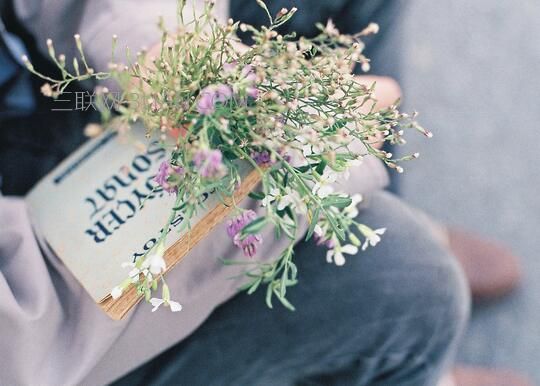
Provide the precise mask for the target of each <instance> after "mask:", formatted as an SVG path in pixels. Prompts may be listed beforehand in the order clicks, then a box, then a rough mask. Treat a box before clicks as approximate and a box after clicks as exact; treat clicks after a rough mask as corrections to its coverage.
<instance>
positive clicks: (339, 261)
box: [334, 251, 345, 266]
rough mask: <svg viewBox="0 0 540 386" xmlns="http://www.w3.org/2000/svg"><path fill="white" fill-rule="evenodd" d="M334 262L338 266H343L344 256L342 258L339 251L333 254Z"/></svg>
mask: <svg viewBox="0 0 540 386" xmlns="http://www.w3.org/2000/svg"><path fill="white" fill-rule="evenodd" d="M334 262H335V263H336V265H338V266H342V265H344V264H345V256H343V253H341V252H340V251H336V253H335V254H334Z"/></svg>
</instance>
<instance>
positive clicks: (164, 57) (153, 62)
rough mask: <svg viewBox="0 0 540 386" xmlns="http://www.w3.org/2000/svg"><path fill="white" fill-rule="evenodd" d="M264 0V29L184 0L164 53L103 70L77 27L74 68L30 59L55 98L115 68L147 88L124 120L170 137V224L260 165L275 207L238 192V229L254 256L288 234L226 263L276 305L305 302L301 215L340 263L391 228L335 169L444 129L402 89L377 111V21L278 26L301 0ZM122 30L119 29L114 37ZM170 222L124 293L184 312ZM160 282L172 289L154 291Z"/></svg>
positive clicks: (264, 193)
mask: <svg viewBox="0 0 540 386" xmlns="http://www.w3.org/2000/svg"><path fill="white" fill-rule="evenodd" d="M254 1H257V2H258V3H259V5H260V6H261V7H262V8H263V9H264V10H265V12H266V13H267V16H268V19H269V25H268V26H263V27H261V28H256V27H254V26H251V25H247V24H240V23H236V22H234V21H232V20H229V22H228V23H227V24H226V25H221V24H219V23H218V22H217V21H216V20H215V19H214V18H213V17H211V12H212V6H213V5H212V2H207V5H206V8H205V12H204V13H203V15H201V16H200V17H196V18H195V19H194V20H193V21H192V22H185V20H184V17H183V12H182V11H183V8H184V6H185V2H184V1H178V4H179V6H178V20H179V25H178V28H177V30H176V31H175V32H174V33H170V32H168V31H167V30H166V28H165V27H164V25H163V23H162V22H161V23H160V24H159V25H160V28H161V33H162V37H161V44H160V46H159V50H157V54H155V57H152V56H151V54H150V53H149V52H139V53H137V55H136V56H135V58H134V61H131V62H130V63H129V64H128V65H127V66H126V65H123V64H120V63H112V64H111V65H110V68H109V69H110V71H109V72H94V70H93V69H92V68H91V67H90V66H89V64H88V62H87V59H86V57H85V55H84V50H83V47H82V43H81V39H80V37H78V35H76V37H75V43H76V45H77V49H78V52H79V56H80V60H81V63H82V68H81V66H80V65H79V62H78V60H77V59H74V60H73V71H74V72H70V70H68V69H67V68H66V65H65V61H66V60H65V57H63V56H58V57H57V56H56V53H55V51H54V47H53V45H52V42H48V46H49V54H50V56H51V58H52V60H53V61H54V62H55V63H56V65H57V66H58V67H59V68H60V70H61V74H62V79H59V80H54V79H52V78H50V77H47V76H44V75H42V74H40V73H38V72H37V71H36V70H34V69H33V67H32V65H31V64H30V63H29V62H28V61H26V63H27V67H28V68H29V69H30V71H32V72H33V73H35V74H36V75H38V76H40V77H42V78H43V79H45V80H46V81H47V82H48V83H47V84H46V86H44V89H43V91H44V93H45V94H48V95H50V96H57V95H59V93H61V92H62V91H63V90H64V89H65V88H66V87H67V86H68V85H69V84H70V83H71V82H73V81H84V80H87V79H95V80H101V79H106V78H111V79H114V80H116V81H117V82H118V84H119V85H120V87H121V89H122V91H123V95H124V96H127V95H129V93H137V95H138V98H137V100H136V103H135V102H134V101H131V100H129V98H127V97H126V98H125V100H122V103H120V104H119V105H117V106H116V107H117V109H118V113H119V114H118V116H117V117H116V119H117V120H119V121H120V122H122V123H123V126H125V127H129V124H130V123H131V122H133V121H141V122H143V123H144V126H145V127H146V130H147V134H148V137H153V138H158V139H159V140H160V141H161V143H162V145H163V146H164V147H166V148H167V149H168V150H169V152H170V157H169V159H168V160H167V161H165V162H164V163H163V164H162V165H161V166H160V169H159V171H158V173H157V175H156V176H155V179H154V182H155V185H156V189H162V190H165V191H167V192H168V193H170V194H174V195H176V201H175V204H174V207H173V208H171V216H170V217H169V220H168V221H167V223H166V224H165V226H164V227H163V230H167V229H169V227H170V225H171V222H172V221H173V219H174V218H175V215H177V214H181V215H182V217H183V218H184V219H185V222H184V224H185V227H184V228H183V230H187V231H189V228H190V224H191V219H193V218H194V216H195V215H196V214H197V213H199V212H200V211H203V210H205V207H204V202H203V200H201V197H202V196H203V195H204V194H205V193H207V192H210V191H213V192H215V194H217V195H218V196H219V197H221V198H222V199H225V198H231V197H233V193H234V191H235V189H236V188H237V187H238V186H239V184H240V183H241V173H240V169H239V165H240V164H241V163H242V162H244V163H248V164H250V165H251V167H252V168H253V169H255V170H257V171H258V173H259V174H260V179H261V184H260V186H259V187H258V188H257V190H256V191H253V192H251V193H250V197H251V198H252V199H255V200H258V201H259V202H260V206H261V207H262V209H263V210H261V211H259V212H258V213H259V214H257V212H255V211H252V210H243V209H241V208H240V207H237V206H236V204H234V203H233V206H234V215H233V218H231V220H229V221H228V223H227V233H228V235H229V236H230V238H231V242H232V243H233V244H234V245H235V246H236V247H238V248H239V249H240V250H241V251H242V252H243V253H244V255H246V256H248V257H252V256H254V255H255V254H256V252H257V248H258V246H259V244H260V243H261V241H262V236H261V233H262V231H263V229H265V228H268V227H271V228H273V229H274V231H275V234H276V237H280V238H281V237H283V238H286V239H288V241H289V242H288V245H287V247H286V248H285V249H284V250H283V251H282V253H281V254H279V255H278V256H277V257H276V258H275V259H274V260H272V261H270V262H265V263H261V262H258V261H257V260H255V259H251V260H249V261H247V262H246V261H238V260H235V261H226V263H227V264H244V265H245V267H246V269H245V275H246V277H247V278H248V280H247V282H246V284H245V285H244V286H243V287H242V288H243V289H245V290H247V292H248V293H252V292H254V291H255V290H257V289H258V288H259V287H260V286H261V285H263V286H266V288H267V289H266V291H267V292H266V294H267V296H266V302H267V304H268V306H269V307H272V299H273V298H274V297H275V298H277V299H278V300H279V301H280V302H281V303H282V304H283V305H284V306H285V307H287V308H290V309H294V307H293V305H292V304H291V303H290V302H289V301H288V299H287V289H288V288H289V287H290V286H293V285H295V284H296V283H297V268H296V265H295V264H294V246H295V243H296V242H297V241H298V239H299V238H300V237H301V236H302V235H301V234H299V232H300V230H301V226H300V219H301V218H306V219H307V222H308V230H307V233H306V239H310V238H312V237H314V238H315V240H316V242H317V243H318V244H319V245H321V246H323V247H326V248H327V249H328V253H327V260H328V261H329V262H333V263H335V264H337V265H343V264H345V261H346V258H345V256H346V255H354V254H356V253H357V252H358V250H359V249H362V250H365V249H366V248H368V247H370V246H375V245H376V244H377V243H378V242H379V241H380V239H381V235H383V234H384V232H385V228H378V229H372V228H371V227H369V226H367V225H366V224H362V223H359V222H358V221H357V214H358V210H357V205H358V204H359V203H360V202H361V196H358V195H353V196H352V197H350V196H348V195H346V194H343V193H340V192H337V191H335V190H334V189H335V186H336V181H337V180H338V179H340V178H341V179H344V178H347V176H348V174H349V172H350V170H351V169H352V168H354V167H355V166H356V165H357V164H359V163H361V162H362V159H363V158H364V157H366V156H367V155H372V156H375V157H377V158H379V159H380V160H381V161H382V162H384V163H385V164H386V165H387V166H388V167H389V168H391V169H394V170H396V171H398V172H402V171H403V167H402V166H401V165H400V163H401V162H402V161H407V160H411V159H414V158H417V157H418V153H414V154H412V155H409V156H405V157H402V158H394V156H393V154H391V153H389V152H387V151H384V150H380V149H379V147H377V146H375V142H389V143H392V144H404V143H405V139H404V130H406V129H413V130H416V131H419V132H421V133H422V134H424V135H426V136H427V137H430V136H431V133H430V132H428V131H427V130H425V129H424V128H422V127H421V126H419V125H418V124H417V123H416V122H415V121H414V116H409V115H407V114H403V113H400V112H399V111H398V107H397V102H398V101H396V104H395V105H392V106H390V107H388V108H385V109H382V110H376V108H375V106H376V102H377V101H376V97H375V95H374V89H375V85H372V86H370V87H368V86H366V85H364V84H362V83H361V82H360V81H359V79H358V78H357V77H355V76H354V75H352V74H351V73H350V70H351V69H352V68H353V66H355V65H359V66H361V68H362V69H363V70H364V71H367V70H369V67H370V63H369V59H368V58H366V57H365V56H364V55H363V49H364V44H363V42H362V41H361V38H362V37H363V36H366V35H368V34H371V33H377V31H378V26H377V25H376V24H370V25H369V26H368V27H367V28H366V29H365V30H363V31H361V32H359V33H357V34H354V35H347V34H341V33H340V32H339V31H338V30H337V28H336V27H335V26H334V25H333V24H332V22H331V21H329V22H328V23H327V24H326V25H322V24H321V25H318V28H319V29H320V34H319V35H318V36H316V37H314V38H311V39H310V38H304V37H301V38H299V39H297V38H296V37H295V36H294V35H287V36H283V35H281V34H280V33H279V32H278V30H277V28H278V27H279V26H280V25H282V24H283V23H286V22H287V21H288V20H289V19H290V18H291V17H292V16H293V14H294V13H295V12H296V9H295V8H293V9H291V10H288V9H282V10H280V11H279V12H278V14H277V15H275V16H274V15H272V14H271V13H270V11H269V10H268V8H267V7H266V5H265V4H264V2H262V1H261V0H254ZM239 30H240V31H242V32H247V33H249V34H251V37H252V40H253V42H254V43H253V44H252V45H251V46H249V47H240V43H239V39H238V38H237V32H238V31H239ZM115 42H116V37H114V39H113V47H114V45H115V44H116V43H115ZM113 51H114V49H113ZM113 58H114V56H113ZM102 106H103V104H102ZM105 116H106V115H105ZM171 140H172V141H173V145H172V146H171V145H170V142H171ZM358 145H359V146H358ZM167 233H168V232H166V231H162V232H161V234H160V235H159V237H158V241H157V242H156V245H155V246H154V247H153V248H152V249H151V250H150V251H149V252H148V253H147V254H146V255H145V256H143V257H141V258H139V259H138V260H136V261H133V262H129V263H127V264H126V267H127V266H129V268H130V269H131V270H130V273H129V275H128V276H129V277H128V279H126V281H124V282H123V283H121V284H120V285H119V286H118V287H115V288H114V289H113V291H112V296H113V297H118V296H120V295H121V294H122V292H123V291H124V290H125V289H126V288H127V287H129V286H132V285H134V286H136V288H137V290H138V292H139V293H140V294H141V295H143V296H144V297H145V299H146V300H147V301H149V302H151V303H152V304H153V305H154V309H155V308H157V307H159V306H160V305H162V304H163V305H165V306H169V307H170V308H171V309H172V310H173V311H177V310H179V309H180V308H181V307H180V305H179V304H178V303H176V302H174V301H172V300H171V299H170V293H169V289H168V286H167V284H166V283H165V281H164V278H163V274H164V272H165V270H166V266H165V261H164V259H163V254H164V245H165V238H166V237H167ZM362 239H363V241H361V240H362ZM159 282H162V298H161V299H160V298H152V293H153V292H154V291H156V290H157V288H158V285H159Z"/></svg>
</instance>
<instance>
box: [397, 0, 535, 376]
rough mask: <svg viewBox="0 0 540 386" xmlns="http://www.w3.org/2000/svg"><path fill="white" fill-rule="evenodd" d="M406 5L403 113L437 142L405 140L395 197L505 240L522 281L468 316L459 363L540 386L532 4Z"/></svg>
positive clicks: (420, 0) (484, 0) (456, 0)
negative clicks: (517, 259) (406, 159)
mask: <svg viewBox="0 0 540 386" xmlns="http://www.w3.org/2000/svg"><path fill="white" fill-rule="evenodd" d="M408 3H409V6H408V10H407V15H406V17H405V18H404V20H405V23H404V25H403V26H402V32H401V34H399V36H397V37H396V38H397V39H396V40H400V41H401V44H402V50H403V57H404V63H403V74H402V75H403V78H402V79H401V83H402V87H403V90H404V98H405V99H404V101H405V109H406V110H408V109H415V110H418V111H419V112H420V116H419V120H420V122H421V123H422V124H423V125H424V126H426V127H427V128H429V129H430V130H432V131H433V132H434V134H435V136H434V137H433V138H432V139H431V140H429V141H428V140H426V139H425V138H423V137H422V136H416V135H409V136H408V139H409V146H408V147H409V148H410V149H411V151H412V150H413V149H418V151H420V153H421V157H420V159H419V160H417V161H415V162H414V163H411V164H409V165H408V168H407V169H406V171H405V173H404V175H403V177H402V178H400V189H401V192H402V193H403V195H404V198H405V199H406V200H407V201H408V202H410V203H412V204H414V205H416V206H418V207H420V208H422V209H425V210H426V211H427V212H429V213H430V214H432V215H434V216H435V217H436V218H437V219H439V220H441V221H443V222H446V223H449V224H454V225H459V226H461V227H463V228H466V229H470V230H475V231H478V232H480V233H482V234H484V235H486V236H488V237H492V238H495V239H498V240H501V241H504V242H505V243H506V244H507V245H509V246H510V247H511V248H512V249H513V251H514V252H515V253H516V254H518V255H519V256H521V257H522V258H523V265H524V271H525V272H524V273H525V280H524V283H523V285H522V288H521V289H520V290H518V291H517V292H515V293H514V294H512V295H510V296H508V297H506V298H505V299H503V300H502V301H500V302H496V303H493V304H491V305H483V306H480V307H475V310H474V312H473V315H472V321H471V324H470V327H469V330H468V332H467V334H466V336H465V337H464V340H463V343H462V347H461V350H460V354H459V358H458V359H459V360H461V361H463V362H466V363H470V364H481V365H500V366H503V367H511V368H514V369H516V370H520V371H522V372H524V373H526V374H528V375H529V376H531V377H532V378H533V379H534V380H535V381H536V382H537V383H539V384H540V366H539V364H540V359H539V357H540V280H538V279H539V278H540V258H539V256H538V254H539V253H538V245H539V243H538V236H539V233H540V232H539V226H540V220H539V217H540V198H539V195H540V167H539V165H538V162H539V158H540V157H539V145H538V137H537V135H538V134H537V133H538V131H539V129H540V108H539V106H538V104H539V102H540V76H539V75H538V69H539V65H540V23H538V20H540V1H538V0H523V1H520V2H515V1H511V0H497V1H492V0H476V1H469V0H453V1H437V2H434V1H430V0H414V1H410V2H408ZM434 187H436V188H434Z"/></svg>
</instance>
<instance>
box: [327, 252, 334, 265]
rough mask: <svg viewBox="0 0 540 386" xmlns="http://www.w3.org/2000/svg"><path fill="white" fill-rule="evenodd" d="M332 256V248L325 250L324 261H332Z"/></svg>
mask: <svg viewBox="0 0 540 386" xmlns="http://www.w3.org/2000/svg"><path fill="white" fill-rule="evenodd" d="M333 256H334V250H333V249H329V250H328V251H327V252H326V261H327V262H329V263H331V262H332V260H333V259H332V257H333Z"/></svg>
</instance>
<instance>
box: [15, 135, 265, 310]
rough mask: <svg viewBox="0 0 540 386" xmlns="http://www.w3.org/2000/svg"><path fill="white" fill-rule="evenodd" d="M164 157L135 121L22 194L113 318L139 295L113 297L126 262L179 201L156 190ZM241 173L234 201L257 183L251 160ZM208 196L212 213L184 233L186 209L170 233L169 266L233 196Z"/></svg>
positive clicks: (54, 246) (47, 238)
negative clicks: (125, 134) (183, 222)
mask: <svg viewBox="0 0 540 386" xmlns="http://www.w3.org/2000/svg"><path fill="white" fill-rule="evenodd" d="M142 143H146V144H148V145H147V146H144V149H141V148H142V146H136V144H139V145H140V144H142ZM166 157H167V154H166V150H165V149H164V148H163V147H162V146H160V145H159V144H158V143H157V142H148V140H147V139H146V138H145V130H144V128H143V127H142V126H140V125H134V126H133V128H132V129H131V130H130V131H129V136H128V137H127V138H126V137H125V136H120V135H117V133H116V132H114V131H106V132H104V133H103V134H102V135H100V136H99V137H97V138H94V139H92V140H89V141H88V142H87V143H85V144H84V145H83V146H82V147H81V148H79V149H78V150H77V151H75V152H74V153H73V154H71V155H70V156H69V157H68V158H67V159H65V160H64V161H63V162H62V163H61V164H60V165H58V166H57V167H56V168H55V169H54V170H53V171H52V172H50V173H49V174H48V175H47V176H45V177H44V178H43V179H42V180H41V181H40V182H38V184H37V185H36V186H35V187H34V188H33V189H32V190H31V191H30V192H29V193H28V195H27V196H26V198H25V200H26V202H27V204H28V208H29V213H30V217H31V219H32V223H33V226H34V229H35V232H36V233H37V234H39V237H40V239H41V240H43V241H44V242H46V243H47V244H48V246H49V247H50V249H51V250H52V251H53V252H54V253H55V254H56V255H57V256H58V257H59V258H60V260H62V262H63V263H64V264H65V266H66V267H67V268H68V269H69V270H70V271H71V273H72V274H73V275H74V276H75V277H76V279H77V280H78V281H79V282H80V284H81V285H82V286H83V287H84V288H85V289H86V292H87V293H88V295H89V296H91V297H92V299H93V300H94V301H95V302H96V303H97V304H99V305H100V307H101V308H102V309H103V311H104V312H106V313H107V315H109V316H110V317H111V318H113V319H115V320H119V319H122V318H123V317H124V316H125V315H126V314H127V313H128V312H129V311H130V310H131V309H132V308H133V307H134V306H135V305H136V304H137V303H138V302H139V301H140V300H141V296H139V295H138V294H137V291H136V288H135V287H133V286H132V287H130V288H129V289H128V290H126V291H124V293H123V294H122V296H121V297H120V298H118V299H112V297H111V296H110V292H111V290H112V288H114V287H115V286H117V285H118V284H120V283H121V282H122V281H123V280H124V279H125V278H126V277H127V274H128V270H126V269H125V268H123V267H122V263H124V262H129V261H134V260H135V259H136V258H140V257H142V256H143V255H144V254H145V252H147V251H148V250H149V249H151V247H152V246H153V245H154V244H155V242H156V240H157V238H158V236H159V234H160V232H161V231H162V230H163V229H162V228H163V226H164V225H165V223H166V222H167V219H168V217H169V216H170V213H171V209H172V207H173V204H174V200H175V196H174V195H172V194H169V193H166V192H164V191H163V190H161V189H155V188H156V186H157V185H156V183H155V182H154V181H153V178H154V176H155V174H156V172H157V170H158V167H159V165H160V163H161V162H162V161H163V160H166V159H167V158H166ZM240 173H241V176H242V177H243V178H242V184H241V185H240V187H239V188H238V189H237V190H236V192H235V197H234V200H235V202H237V203H238V202H240V201H241V200H242V199H243V198H245V197H246V196H247V194H248V193H249V192H250V191H251V190H253V189H254V188H255V186H256V185H257V184H258V182H259V180H260V178H259V174H258V173H257V172H256V171H255V170H252V169H251V168H250V167H249V166H248V165H247V164H245V165H244V164H242V165H241V167H240ZM204 200H205V206H206V208H207V211H206V212H204V213H199V214H198V215H197V216H195V217H194V218H193V219H192V221H191V222H190V226H191V227H190V229H189V230H187V229H186V230H182V231H179V227H180V224H181V223H182V221H183V218H182V215H181V212H179V213H178V214H177V217H176V218H175V219H174V220H173V221H172V224H171V226H170V227H169V229H168V230H167V231H168V237H167V239H166V240H167V241H166V245H165V247H166V252H165V255H164V258H165V261H166V263H167V271H169V270H171V269H172V268H173V267H174V266H175V265H176V264H178V263H179V262H180V261H181V260H182V258H183V257H184V256H185V255H186V254H188V252H189V251H190V250H191V249H192V248H193V247H194V246H195V245H196V244H197V243H198V242H200V241H201V240H202V239H204V237H205V235H207V234H208V233H209V232H210V230H212V228H213V227H214V226H216V225H217V224H219V223H220V222H222V221H223V220H224V218H225V217H226V216H227V214H228V213H229V212H230V210H231V209H232V208H231V206H230V205H229V203H230V202H232V199H231V200H229V201H227V199H225V201H222V200H221V199H220V197H218V195H217V194H215V193H208V194H206V195H205V197H204ZM199 212H203V211H199ZM167 271H166V272H167ZM166 272H165V274H166Z"/></svg>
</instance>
